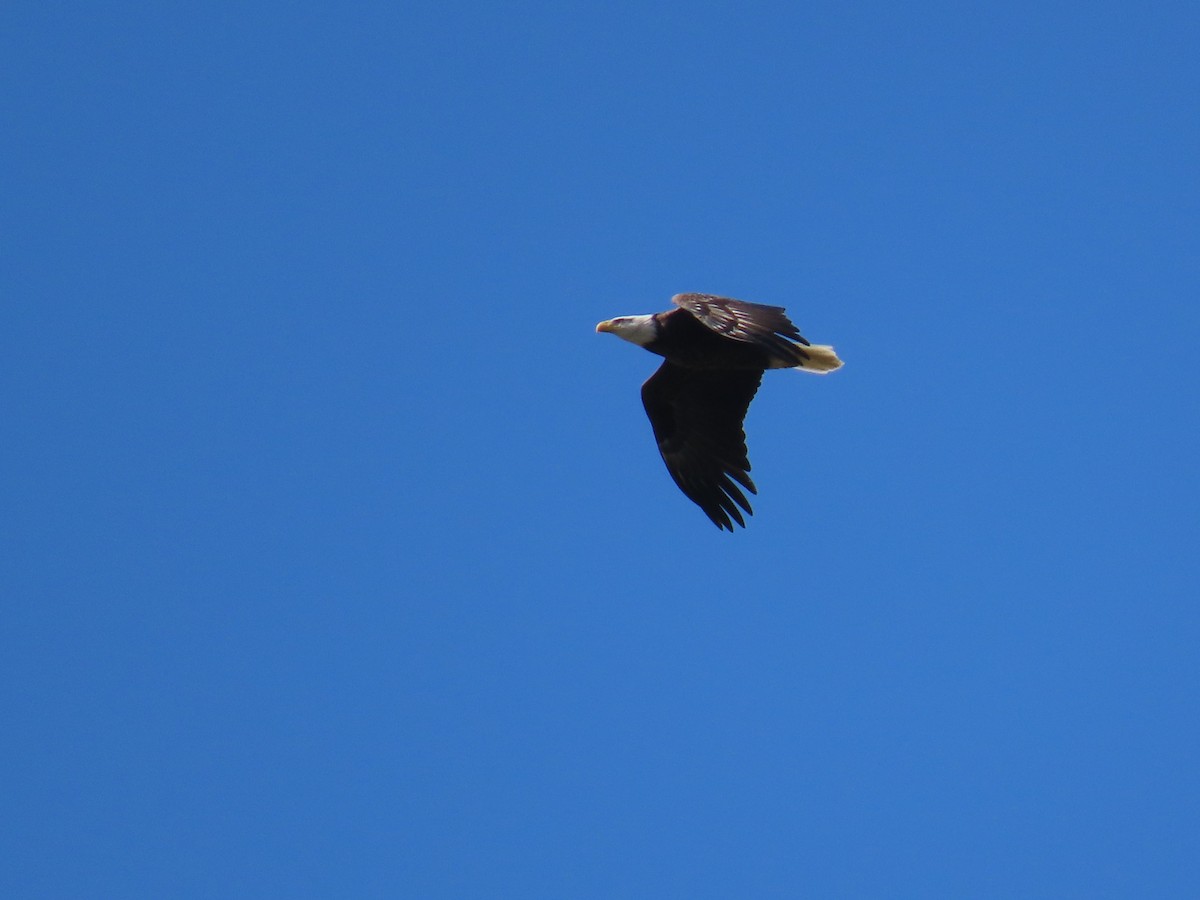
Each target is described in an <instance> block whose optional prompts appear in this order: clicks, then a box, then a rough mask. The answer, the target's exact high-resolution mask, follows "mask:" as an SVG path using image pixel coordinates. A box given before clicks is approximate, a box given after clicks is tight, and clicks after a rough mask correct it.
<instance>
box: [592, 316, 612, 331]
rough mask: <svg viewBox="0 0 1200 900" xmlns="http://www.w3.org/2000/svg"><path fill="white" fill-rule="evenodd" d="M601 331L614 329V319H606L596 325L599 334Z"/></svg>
mask: <svg viewBox="0 0 1200 900" xmlns="http://www.w3.org/2000/svg"><path fill="white" fill-rule="evenodd" d="M601 331H612V319H605V320H604V321H603V322H601V323H600V324H599V325H597V326H596V333H597V334H599V333H600V332H601Z"/></svg>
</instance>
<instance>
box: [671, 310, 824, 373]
mask: <svg viewBox="0 0 1200 900" xmlns="http://www.w3.org/2000/svg"><path fill="white" fill-rule="evenodd" d="M671 302H672V303H674V304H675V305H676V306H678V307H679V308H680V309H682V310H684V311H686V312H689V313H691V314H692V315H693V316H695V317H696V318H697V319H698V320H700V322H702V323H703V324H704V326H705V327H706V328H708V329H710V330H711V331H715V332H716V333H717V334H719V335H721V336H723V337H727V338H731V339H732V340H735V341H743V342H745V343H747V344H757V345H758V346H760V347H762V348H763V349H764V350H766V351H768V352H769V353H773V354H775V355H776V356H781V357H782V358H783V359H785V360H789V359H795V360H796V363H795V364H796V365H799V364H800V363H801V361H802V360H803V359H807V356H806V355H805V354H804V352H803V351H798V350H797V348H796V346H795V345H796V344H802V345H803V346H805V347H807V346H808V341H806V340H805V339H804V337H803V336H802V335H801V334H800V331H799V330H798V329H797V328H796V326H795V325H793V324H792V320H791V319H789V318H788V317H787V315H785V313H784V309H783V307H782V306H764V305H763V304H761V303H747V302H746V301H745V300H732V299H730V298H729V297H716V296H713V295H712V294H676V295H675V296H674V297H672V298H671Z"/></svg>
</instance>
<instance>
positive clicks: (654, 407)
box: [642, 362, 762, 531]
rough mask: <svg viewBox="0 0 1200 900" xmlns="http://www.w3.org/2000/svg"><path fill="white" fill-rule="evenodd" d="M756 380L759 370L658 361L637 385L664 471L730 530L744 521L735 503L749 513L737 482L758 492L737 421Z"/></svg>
mask: <svg viewBox="0 0 1200 900" xmlns="http://www.w3.org/2000/svg"><path fill="white" fill-rule="evenodd" d="M761 381H762V372H761V371H755V370H750V371H742V370H706V371H700V370H696V369H685V368H682V367H680V366H676V365H674V364H672V363H670V362H664V363H663V364H662V365H661V366H660V367H659V369H658V371H657V372H655V373H654V374H653V375H651V376H650V378H649V380H648V381H647V382H646V383H645V384H643V385H642V404H643V405H644V406H645V407H646V415H647V416H649V417H650V425H651V427H653V428H654V438H655V440H656V441H658V450H659V452H660V453H661V454H662V458H663V462H665V463H666V464H667V471H668V472H670V473H671V477H672V478H673V479H674V480H675V483H676V484H677V485H679V489H680V490H681V491H683V492H684V494H686V495H687V496H688V498H689V499H691V500H692V502H694V503H695V504H696V505H698V506H699V507H700V508H701V509H702V510H704V512H705V514H706V515H707V516H708V517H709V518H710V519H712V520H713V522H714V523H716V526H717V527H718V528H728V529H729V530H730V531H733V524H732V523H733V522H737V523H738V524H739V525H741V526H742V527H743V528H744V527H745V526H746V523H745V521H744V520H743V519H742V514H741V512H740V511H739V510H738V507H739V506H740V507H741V508H742V509H744V510H745V511H746V512H747V513H748V514H753V512H754V511H753V510H752V509H751V508H750V503H749V501H748V500H746V495H745V494H743V493H742V492H741V490H739V489H738V484H740V485H741V486H742V487H744V488H745V489H746V490H748V491H749V492H750V493H752V494H756V493H758V491H757V489H756V488H755V487H754V482H753V481H751V480H750V476H749V475H748V474H747V473H748V472H749V471H750V460H749V459H748V458H747V456H746V433H745V432H744V431H743V430H742V420H743V419H744V418H745V417H746V409H747V408H748V407H749V406H750V401H751V400H753V399H754V394H755V392H756V391H757V390H758V385H759V383H760V382H761ZM735 481H736V482H737V484H734V482H735ZM731 519H732V521H731Z"/></svg>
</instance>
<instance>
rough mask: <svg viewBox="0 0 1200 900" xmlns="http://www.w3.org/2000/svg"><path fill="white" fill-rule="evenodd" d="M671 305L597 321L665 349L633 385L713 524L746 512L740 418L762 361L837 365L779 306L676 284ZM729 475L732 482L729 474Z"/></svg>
mask: <svg viewBox="0 0 1200 900" xmlns="http://www.w3.org/2000/svg"><path fill="white" fill-rule="evenodd" d="M671 302H672V303H674V304H675V306H677V307H678V309H673V310H669V311H667V312H661V313H655V314H653V315H649V316H620V317H619V318H616V319H608V320H607V321H604V322H601V323H600V324H599V325H597V326H596V331H607V332H609V333H611V334H615V335H616V336H617V337H619V338H623V339H624V340H627V341H629V342H630V343H633V344H637V345H638V346H639V347H644V348H645V349H647V350H649V351H650V352H651V353H657V354H658V355H659V356H662V357H665V358H666V362H664V363H663V364H662V365H661V366H659V368H658V371H657V372H655V373H654V374H653V375H651V376H650V378H649V380H648V381H647V382H646V383H645V384H643V385H642V405H643V406H645V407H646V415H647V416H649V417H650V426H651V428H653V429H654V439H655V440H656V441H657V442H658V450H659V453H661V454H662V458H663V462H665V463H666V464H667V471H668V472H669V473H670V474H671V478H673V479H674V481H675V484H677V485H678V486H679V489H680V490H681V491H683V493H684V494H685V495H686V496H687V497H688V499H689V500H691V501H692V502H693V503H695V504H696V505H697V506H699V507H700V508H701V509H702V510H704V513H705V515H707V516H708V517H709V518H710V519H712V521H713V523H714V524H715V525H716V526H717V527H718V528H720V529H726V528H727V529H729V530H730V531H733V523H734V522H737V523H738V525H741V526H742V527H743V528H745V527H746V523H745V521H744V520H743V519H742V513H741V510H739V509H738V507H741V509H743V510H745V511H746V514H747V515H753V512H754V511H753V510H752V509H751V508H750V502H749V501H748V500H747V499H746V495H745V494H743V493H742V491H741V490H740V489H739V488H738V485H741V486H742V487H743V488H745V489H746V490H747V491H749V492H750V493H751V494H757V493H758V490H757V488H755V487H754V482H753V481H751V480H750V474H749V472H750V460H749V459H748V457H747V455H746V433H745V432H744V431H743V430H742V422H743V420H744V419H745V417H746V410H747V409H748V408H749V406H750V401H751V400H753V399H754V394H755V392H757V391H758V386H759V384H760V382H761V381H762V375H763V372H765V371H766V370H767V369H800V370H802V371H805V372H816V373H819V374H822V375H823V374H825V373H826V372H832V371H833V370H834V369H837V368H839V367H840V366H841V365H842V361H841V360H840V359H838V357H837V354H836V353H834V352H833V348H832V347H826V346H821V345H815V344H810V343H809V342H808V341H806V340H805V339H804V338H803V337H801V335H800V332H799V331H798V330H797V329H796V326H795V325H793V324H792V323H791V321H790V320H789V319H788V317H787V316H786V315H785V314H784V310H783V307H780V306H763V305H761V304H758V303H746V302H745V301H742V300H731V299H729V298H728V297H714V296H713V295H711V294H676V295H675V296H674V297H672V298H671ZM735 482H736V484H735Z"/></svg>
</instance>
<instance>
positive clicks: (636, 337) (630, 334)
mask: <svg viewBox="0 0 1200 900" xmlns="http://www.w3.org/2000/svg"><path fill="white" fill-rule="evenodd" d="M596 330H597V331H607V332H609V333H610V334H615V335H616V336H617V337H619V338H621V339H622V340H626V341H629V343H631V344H637V345H638V346H639V347H645V346H646V345H647V344H650V343H653V341H654V339H655V338H657V337H658V322H657V320H656V319H655V318H654V316H618V317H617V318H615V319H608V320H607V321H605V322H601V323H600V324H599V325H597V326H596Z"/></svg>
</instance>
